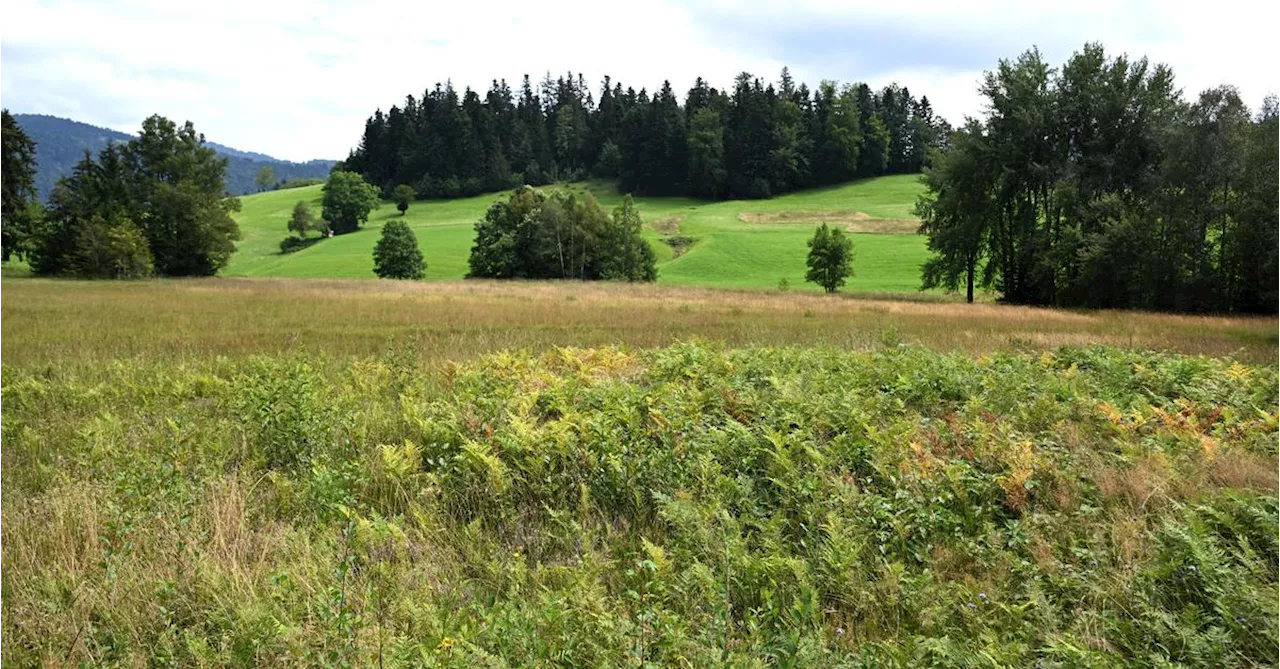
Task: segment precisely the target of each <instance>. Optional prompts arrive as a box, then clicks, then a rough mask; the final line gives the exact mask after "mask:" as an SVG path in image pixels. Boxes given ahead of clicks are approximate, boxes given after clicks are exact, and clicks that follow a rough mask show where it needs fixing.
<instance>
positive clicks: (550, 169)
mask: <svg viewBox="0 0 1280 669" xmlns="http://www.w3.org/2000/svg"><path fill="white" fill-rule="evenodd" d="M949 134H950V128H949V127H948V126H947V124H946V122H945V121H943V120H942V119H939V118H937V117H935V116H934V115H933V111H932V106H931V105H930V103H929V100H928V98H926V97H921V98H919V99H917V98H915V97H914V96H913V95H912V94H911V93H910V91H908V90H907V89H906V88H902V87H899V86H897V85H893V86H889V87H886V88H884V89H883V90H881V91H880V92H878V93H877V92H875V91H872V90H871V88H870V87H868V86H867V85H866V84H850V85H840V84H838V83H836V82H833V81H824V82H822V84H821V85H819V86H818V87H817V88H816V89H815V90H813V91H810V89H809V88H808V87H807V86H806V85H805V84H799V85H796V83H795V82H794V80H793V79H792V77H791V75H790V73H789V72H788V71H787V70H785V69H784V70H783V72H782V74H781V76H780V78H779V81H778V82H777V84H776V85H775V84H766V83H765V82H764V81H762V80H761V79H759V78H757V77H755V76H753V75H751V74H748V73H745V72H744V73H742V74H740V75H739V76H738V77H737V78H736V80H735V82H734V85H733V87H732V88H730V89H725V90H717V89H715V88H712V87H711V86H710V85H709V84H708V83H707V82H706V81H704V80H703V79H701V78H699V79H697V81H696V82H695V83H694V85H693V87H692V88H690V89H689V90H688V91H687V92H686V93H685V95H684V99H683V101H681V99H680V96H679V95H678V94H677V93H676V91H675V90H674V89H673V87H672V85H671V83H670V82H663V85H662V87H661V88H660V89H658V90H656V91H653V92H650V91H646V90H644V89H641V90H640V91H639V92H637V91H636V90H635V89H633V88H625V89H624V88H623V86H622V84H620V83H617V82H614V81H613V80H611V79H610V78H609V77H605V78H604V81H603V82H602V83H601V86H600V89H599V91H598V98H597V97H596V93H595V92H593V91H592V90H590V88H589V87H588V85H587V83H586V82H585V81H584V80H583V78H582V76H581V75H577V76H576V77H575V76H574V75H565V76H561V77H559V78H556V79H554V80H553V79H552V78H551V76H550V74H548V75H547V76H546V77H545V78H544V79H543V81H542V82H541V84H540V85H534V84H533V83H531V82H530V80H529V77H528V76H526V77H525V78H524V81H523V83H522V84H521V85H520V87H519V90H518V91H513V90H512V89H511V87H509V86H508V85H507V83H506V82H505V81H494V82H493V84H492V86H491V87H490V88H489V90H488V91H487V92H485V93H484V95H483V97H481V95H480V94H479V93H477V92H476V91H473V90H471V89H466V90H464V91H462V92H461V93H460V92H459V91H457V90H456V89H454V88H453V86H452V85H449V84H445V85H440V84H437V85H436V86H435V88H434V89H431V90H428V91H426V92H425V93H423V95H422V96H421V97H418V98H415V97H414V96H412V95H410V96H408V97H407V98H405V101H404V104H402V105H397V106H393V107H391V109H390V110H388V111H387V112H385V113H384V112H383V111H382V110H377V111H375V112H374V114H373V116H371V117H370V118H369V119H368V120H367V121H366V122H365V129H364V135H363V137H362V138H361V141H360V145H359V146H358V147H357V148H356V149H355V150H353V151H352V152H351V154H350V155H349V156H348V157H347V159H346V161H344V166H345V169H347V170H351V171H354V172H358V173H360V174H361V175H363V176H364V177H365V178H366V179H367V180H368V181H369V182H370V183H372V184H374V185H375V186H377V187H378V188H379V189H381V190H382V192H383V193H384V194H389V193H390V192H391V189H392V188H394V187H395V186H396V185H398V184H409V185H411V186H413V187H414V189H415V190H416V191H417V193H418V195H419V196H421V197H427V198H452V197H458V196H463V195H474V194H477V193H481V192H491V191H497V190H504V189H508V188H514V187H517V186H520V185H524V184H530V185H535V186H536V185H541V184H546V183H550V182H552V181H555V180H564V179H578V178H583V177H586V176H592V175H593V176H597V177H602V178H610V179H614V178H616V179H617V180H618V182H619V186H620V188H621V190H622V191H624V192H635V193H643V194H650V195H658V194H661V195H681V194H688V195H696V196H700V197H708V198H725V197H768V196H770V195H772V194H776V193H783V192H787V191H790V190H795V189H797V188H804V187H808V186H816V185H824V184H831V183H837V182H840V181H846V180H849V179H851V178H855V177H870V176H877V175H881V174H891V173H893V174H896V173H910V172H918V171H920V169H921V168H922V167H923V166H924V165H925V164H926V163H927V162H928V160H929V156H930V155H931V154H932V152H933V151H934V150H936V149H938V148H941V147H943V146H945V142H946V138H947V137H948V136H949Z"/></svg>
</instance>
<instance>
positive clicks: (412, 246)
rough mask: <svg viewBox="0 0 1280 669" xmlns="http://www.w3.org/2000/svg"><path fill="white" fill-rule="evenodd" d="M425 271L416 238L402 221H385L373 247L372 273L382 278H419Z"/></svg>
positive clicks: (425, 267)
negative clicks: (380, 234)
mask: <svg viewBox="0 0 1280 669" xmlns="http://www.w3.org/2000/svg"><path fill="white" fill-rule="evenodd" d="M426 271H427V264H426V263H425V262H424V261H423V260H422V249H419V248H418V238H417V236H416V235H414V234H413V230H411V229H410V228H409V224H407V223H405V222H404V221H398V220H395V221H387V224H386V225H384V226H382V236H381V237H379V238H378V243H377V244H376V245H375V246H374V247H373V273H374V274H377V275H378V276H379V277H381V278H383V279H421V278H422V277H423V275H424V274H426Z"/></svg>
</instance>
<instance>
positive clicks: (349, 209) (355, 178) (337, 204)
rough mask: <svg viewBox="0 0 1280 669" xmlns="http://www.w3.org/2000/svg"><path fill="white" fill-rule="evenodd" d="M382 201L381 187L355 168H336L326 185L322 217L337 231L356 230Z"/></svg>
mask: <svg viewBox="0 0 1280 669" xmlns="http://www.w3.org/2000/svg"><path fill="white" fill-rule="evenodd" d="M379 202H380V198H379V197H378V189H377V188H376V187H374V186H373V185H371V184H369V183H368V182H367V181H365V180H364V178H363V177H361V176H360V175H359V174H356V173H355V172H344V171H342V170H335V171H334V172H333V173H331V174H330V175H329V181H327V182H325V185H324V201H323V206H324V210H323V212H322V213H321V215H320V216H321V218H323V219H324V220H325V221H327V222H328V223H329V227H330V229H332V230H333V234H335V235H345V234H346V233H348V232H355V231H356V229H357V228H359V227H360V226H361V225H363V224H364V223H365V221H368V220H369V212H371V211H373V210H374V209H376V208H377V206H378V204H379Z"/></svg>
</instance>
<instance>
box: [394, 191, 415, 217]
mask: <svg viewBox="0 0 1280 669" xmlns="http://www.w3.org/2000/svg"><path fill="white" fill-rule="evenodd" d="M417 196H418V194H417V193H415V192H414V190H413V186H410V185H409V184H400V185H399V186H396V187H395V188H393V189H391V199H392V200H394V201H395V203H396V209H399V210H400V215H401V216H404V213H405V212H406V211H409V203H410V202H413V198H415V197H417Z"/></svg>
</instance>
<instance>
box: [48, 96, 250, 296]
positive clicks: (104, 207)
mask: <svg viewBox="0 0 1280 669" xmlns="http://www.w3.org/2000/svg"><path fill="white" fill-rule="evenodd" d="M226 166H227V161H226V159H225V158H222V157H219V156H218V154H217V153H216V152H215V151H214V150H213V149H212V148H209V147H208V146H206V145H205V141H204V136H203V135H200V134H198V133H196V131H195V128H194V127H193V126H192V125H191V123H190V122H187V123H186V124H184V125H183V126H182V127H180V128H179V127H178V126H177V125H176V124H174V123H173V122H172V121H170V120H168V119H166V118H164V117H162V116H152V117H150V118H148V119H146V120H145V121H143V124H142V131H141V133H140V134H139V135H138V137H137V138H135V139H133V140H131V141H129V142H128V143H127V144H112V145H109V146H107V147H106V148H105V149H103V150H102V151H100V152H99V153H98V157H97V159H96V160H95V159H94V158H92V157H90V156H89V155H88V154H87V153H86V155H85V157H84V159H83V160H82V161H81V162H80V164H78V165H77V166H76V168H75V170H74V171H73V172H72V174H71V176H69V177H67V178H65V179H62V180H60V181H59V182H58V184H57V185H56V186H55V188H54V191H53V195H52V198H51V200H52V204H51V208H50V211H49V215H48V221H47V222H46V223H45V224H44V225H43V226H42V227H41V230H40V232H39V235H38V239H37V240H36V241H35V243H34V244H33V249H32V253H31V265H32V269H34V270H35V271H36V272H37V273H42V274H63V273H73V272H77V271H80V272H81V273H86V274H90V275H94V276H108V275H121V276H123V275H129V276H134V275H139V274H149V273H151V272H152V271H154V273H155V274H158V275H161V276H210V275H213V274H216V273H217V272H218V270H219V269H221V268H222V267H223V266H224V265H226V263H227V260H228V259H229V258H230V257H231V253H232V252H233V251H235V241H236V240H237V239H239V238H240V230H239V228H238V227H237V226H236V222H235V220H234V219H232V218H231V213H232V212H234V211H237V210H238V209H239V206H240V203H239V201H238V200H236V199H234V198H231V197H228V196H227V194H226V187H225V185H224V180H223V179H224V175H225V173H226ZM99 228H101V229H102V231H103V234H101V235H97V236H95V234H91V233H93V231H94V230H96V229H99ZM135 228H136V232H137V233H140V234H141V236H142V237H145V239H146V247H147V251H148V253H147V254H143V253H141V251H140V249H136V248H135V246H136V243H135V242H136V241H137V239H138V236H137V234H135ZM108 233H109V234H108ZM94 240H116V242H112V243H110V244H108V243H105V242H104V243H102V244H98V243H97V242H96V241H94ZM90 242H92V243H93V244H94V245H95V246H93V249H96V250H93V251H92V252H93V253H96V254H98V255H99V256H100V255H101V253H102V252H103V250H104V249H108V250H109V249H115V250H117V251H120V252H124V251H127V252H128V253H129V255H130V258H120V259H118V260H119V262H118V263H116V264H117V265H118V266H121V267H127V268H129V269H128V270H127V271H120V272H115V273H112V272H101V271H97V270H94V271H84V269H83V268H84V267H86V261H85V256H86V253H90V252H91V249H88V248H86V246H85V245H86V244H89V243H90ZM117 242H118V243H117ZM126 242H127V243H126ZM148 256H149V258H150V261H151V263H152V265H153V267H151V268H150V269H148V270H147V271H146V272H140V271H137V266H138V265H139V264H140V263H142V262H143V259H145V258H146V257H148ZM90 264H91V265H92V266H93V267H104V266H106V265H104V264H103V263H101V262H94V263H90Z"/></svg>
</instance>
